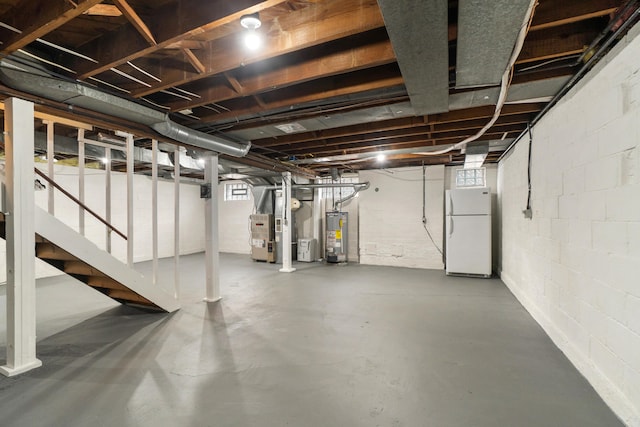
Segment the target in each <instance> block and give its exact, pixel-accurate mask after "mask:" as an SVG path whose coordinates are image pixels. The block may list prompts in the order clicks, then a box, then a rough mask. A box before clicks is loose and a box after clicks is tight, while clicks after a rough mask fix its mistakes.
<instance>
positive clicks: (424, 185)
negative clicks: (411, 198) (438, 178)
mask: <svg viewBox="0 0 640 427" xmlns="http://www.w3.org/2000/svg"><path fill="white" fill-rule="evenodd" d="M426 193H427V167H426V166H425V164H424V163H423V164H422V226H423V227H424V231H426V232H427V236H429V239H430V240H431V243H433V246H434V247H435V248H436V249H437V250H438V252H440V255H441V256H444V254H443V253H442V249H440V247H438V245H436V241H435V240H434V239H433V236H432V235H431V231H429V227H427V195H426Z"/></svg>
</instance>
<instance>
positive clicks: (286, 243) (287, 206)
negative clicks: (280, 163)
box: [280, 172, 296, 273]
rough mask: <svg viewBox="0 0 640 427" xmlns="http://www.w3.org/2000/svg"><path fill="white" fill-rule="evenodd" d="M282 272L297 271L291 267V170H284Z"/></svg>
mask: <svg viewBox="0 0 640 427" xmlns="http://www.w3.org/2000/svg"><path fill="white" fill-rule="evenodd" d="M282 197H283V199H284V207H283V209H282V268H281V269H280V271H281V272H282V273H292V272H294V271H296V269H295V268H293V267H291V224H292V223H293V221H291V172H282Z"/></svg>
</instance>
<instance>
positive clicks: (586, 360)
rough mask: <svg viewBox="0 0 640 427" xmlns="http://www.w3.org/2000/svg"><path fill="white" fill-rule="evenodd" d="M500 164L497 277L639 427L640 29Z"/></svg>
mask: <svg viewBox="0 0 640 427" xmlns="http://www.w3.org/2000/svg"><path fill="white" fill-rule="evenodd" d="M632 33H633V34H630V35H629V36H627V37H626V38H625V39H624V40H622V41H621V42H620V43H619V45H618V46H617V47H616V48H615V50H614V51H613V52H611V53H610V54H609V55H608V56H607V59H606V61H605V62H602V63H600V64H599V65H598V66H597V67H596V70H594V72H592V73H591V74H590V76H589V77H587V78H586V79H584V80H583V81H582V82H581V83H580V84H579V85H578V86H577V87H575V88H574V89H572V90H571V91H570V93H569V94H568V95H567V96H566V97H565V98H564V99H563V101H562V102H560V103H559V104H558V105H557V106H556V107H555V108H553V109H552V111H551V112H550V113H549V114H547V115H546V116H545V117H544V118H543V119H542V120H541V121H540V122H539V123H538V124H537V125H536V126H535V127H534V129H533V157H532V159H533V167H532V186H533V198H532V207H533V219H532V220H527V219H525V218H524V216H523V214H522V213H521V211H522V210H523V209H524V208H525V205H526V199H527V182H526V175H527V150H528V141H527V140H523V141H520V143H519V144H518V145H517V147H516V148H515V149H514V151H512V152H511V153H510V155H509V156H508V157H506V158H505V159H504V160H503V161H502V162H501V164H500V168H499V179H498V182H499V204H500V209H501V218H500V219H501V224H502V227H501V232H502V236H501V246H502V247H501V251H500V253H501V257H502V260H501V263H500V269H501V273H502V279H503V281H504V282H505V283H506V284H507V286H509V288H510V289H511V291H512V292H513V293H514V294H515V296H516V297H517V298H518V299H519V300H520V302H521V303H522V304H523V305H524V306H525V308H526V309H527V310H528V311H529V312H530V313H531V314H532V315H533V317H534V318H535V319H536V320H537V321H538V322H539V323H540V325H541V326H542V327H543V328H544V329H545V331H546V332H547V333H548V334H549V336H550V337H551V338H552V339H553V341H554V342H555V343H556V345H558V347H559V348H560V349H561V350H562V351H563V352H564V353H565V354H566V355H567V356H568V357H569V359H570V360H571V361H572V362H573V363H574V364H575V365H576V366H577V368H578V369H579V370H580V371H581V372H582V374H583V375H584V376H585V377H586V378H587V379H588V380H589V382H590V383H591V384H592V385H593V386H594V388H595V389H596V390H597V391H598V392H599V393H600V395H601V396H602V397H603V398H604V399H605V401H606V402H607V403H608V404H609V405H610V406H611V407H612V409H613V410H614V411H615V412H616V413H617V414H618V415H619V416H620V417H621V418H622V419H623V420H624V422H625V423H627V424H628V425H630V426H640V61H639V60H638V58H640V37H639V36H638V33H640V28H638V26H636V28H635V29H634V30H633V31H632Z"/></svg>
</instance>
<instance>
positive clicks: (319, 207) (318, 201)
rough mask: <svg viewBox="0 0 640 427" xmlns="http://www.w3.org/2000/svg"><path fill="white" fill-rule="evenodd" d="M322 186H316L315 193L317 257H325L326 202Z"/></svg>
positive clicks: (314, 233) (314, 220) (314, 236)
mask: <svg viewBox="0 0 640 427" xmlns="http://www.w3.org/2000/svg"><path fill="white" fill-rule="evenodd" d="M322 190H323V189H322V188H314V189H313V191H314V195H313V238H314V239H316V258H317V259H320V258H324V255H323V254H324V245H323V243H322V242H323V236H324V233H323V227H322V220H323V218H324V209H323V207H324V203H323V199H322Z"/></svg>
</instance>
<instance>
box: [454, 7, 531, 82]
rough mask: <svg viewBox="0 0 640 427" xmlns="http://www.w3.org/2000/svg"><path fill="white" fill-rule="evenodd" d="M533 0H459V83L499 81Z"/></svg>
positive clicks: (457, 70) (457, 77)
mask: <svg viewBox="0 0 640 427" xmlns="http://www.w3.org/2000/svg"><path fill="white" fill-rule="evenodd" d="M530 3H531V1H530V0H494V1H486V0H460V2H459V6H458V49H457V52H458V53H457V59H456V61H457V62H456V87H458V88H461V87H473V86H488V85H497V84H499V83H500V80H501V78H502V74H503V73H504V71H505V69H506V67H507V64H508V62H509V57H510V56H511V53H512V52H513V47H514V45H515V43H516V39H517V37H518V32H519V31H520V26H521V25H522V23H523V21H524V17H525V15H526V13H527V10H528V8H529V4H530Z"/></svg>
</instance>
